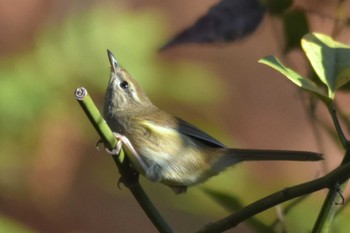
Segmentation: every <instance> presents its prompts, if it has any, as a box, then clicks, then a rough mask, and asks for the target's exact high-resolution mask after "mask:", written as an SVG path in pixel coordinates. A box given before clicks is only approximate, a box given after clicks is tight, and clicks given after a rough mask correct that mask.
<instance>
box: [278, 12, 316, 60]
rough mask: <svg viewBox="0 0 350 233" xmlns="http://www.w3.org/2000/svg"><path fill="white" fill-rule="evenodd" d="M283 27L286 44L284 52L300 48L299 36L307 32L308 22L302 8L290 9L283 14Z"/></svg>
mask: <svg viewBox="0 0 350 233" xmlns="http://www.w3.org/2000/svg"><path fill="white" fill-rule="evenodd" d="M283 29H284V36H285V39H286V44H285V47H284V52H286V53H287V52H289V51H290V50H292V49H295V48H300V40H301V38H302V37H303V36H304V35H305V34H307V33H308V32H309V30H310V29H309V24H308V21H307V18H306V15H305V12H304V11H302V10H292V11H290V12H288V13H286V14H285V15H283Z"/></svg>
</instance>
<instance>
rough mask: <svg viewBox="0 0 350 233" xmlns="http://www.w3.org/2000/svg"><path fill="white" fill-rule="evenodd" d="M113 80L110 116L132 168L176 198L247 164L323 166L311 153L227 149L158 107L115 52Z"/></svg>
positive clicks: (107, 109) (111, 57) (109, 94)
mask: <svg viewBox="0 0 350 233" xmlns="http://www.w3.org/2000/svg"><path fill="white" fill-rule="evenodd" d="M107 53H108V57H109V61H110V64H111V74H110V81H109V84H108V87H107V90H106V95H105V104H104V117H105V119H106V122H107V124H108V125H109V127H110V128H111V130H112V131H113V133H114V135H115V137H116V138H117V140H118V146H117V153H118V152H119V151H120V149H121V147H123V149H124V151H125V152H126V154H127V156H128V158H129V159H130V161H131V163H132V166H133V167H134V168H135V169H136V171H137V172H139V173H140V174H141V175H144V176H145V177H147V178H148V179H149V180H151V181H153V182H160V183H163V184H165V185H167V186H169V187H170V188H171V189H172V190H173V191H174V192H175V193H183V192H186V190H187V187H189V186H193V185H196V184H198V183H201V182H203V181H205V180H207V179H208V178H210V177H212V176H214V175H217V174H218V173H220V172H221V171H223V170H224V169H225V168H227V167H229V166H232V165H234V164H236V163H239V162H242V161H252V160H294V161H318V160H322V155H321V154H319V153H314V152H306V151H286V150H250V149H232V148H227V147H225V146H224V145H223V144H222V143H220V142H219V141H218V140H216V139H215V138H213V137H211V136H209V135H208V134H207V133H205V132H203V131H202V130H200V129H199V128H197V127H196V126H194V125H192V124H190V123H188V122H186V121H184V120H182V119H180V118H178V117H175V116H173V115H171V114H169V113H166V112H165V111H163V110H160V109H159V108H157V107H156V106H155V105H154V104H153V103H152V102H151V101H150V99H149V98H148V97H147V95H146V94H145V92H144V91H143V90H142V89H141V87H140V86H139V84H138V83H137V82H136V81H135V79H133V78H132V77H131V75H130V74H129V73H128V72H127V71H126V70H125V69H124V68H123V67H121V66H120V65H119V64H118V63H117V61H116V60H115V58H114V55H113V54H112V53H111V51H109V50H107Z"/></svg>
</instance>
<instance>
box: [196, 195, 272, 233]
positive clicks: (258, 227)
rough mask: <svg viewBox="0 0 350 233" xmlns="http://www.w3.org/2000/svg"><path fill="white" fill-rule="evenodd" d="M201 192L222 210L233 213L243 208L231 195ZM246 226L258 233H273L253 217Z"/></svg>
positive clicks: (269, 227) (270, 228) (236, 198)
mask: <svg viewBox="0 0 350 233" xmlns="http://www.w3.org/2000/svg"><path fill="white" fill-rule="evenodd" d="M203 191H204V192H205V193H206V194H207V195H208V196H209V197H210V198H211V199H213V200H214V201H215V202H216V203H218V204H219V205H220V206H222V207H223V208H224V209H226V210H228V211H230V212H234V211H236V210H238V209H240V208H243V207H244V206H243V204H242V202H241V201H240V200H239V198H238V197H236V196H234V195H232V194H227V193H223V192H220V191H216V190H214V189H203ZM247 224H248V225H249V226H250V227H251V228H253V229H254V230H255V231H256V232H259V233H274V232H275V231H274V229H273V227H271V226H269V225H267V224H265V223H263V222H262V221H260V220H258V219H257V218H255V217H252V218H250V219H249V220H247Z"/></svg>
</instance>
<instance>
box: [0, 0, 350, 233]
mask: <svg viewBox="0 0 350 233" xmlns="http://www.w3.org/2000/svg"><path fill="white" fill-rule="evenodd" d="M216 2H217V1H214V0H200V1H185V0H178V1H169V0H162V1H160V0H158V1H157V0H141V1H140V0H139V1H136V0H129V1H126V0H119V1H116V0H114V1H108V0H105V1H92V0H90V1H68V0H63V1H61V0H60V1H58V0H51V1H45V0H15V1H6V0H1V1H0V28H1V31H0V109H1V110H0V232H20V233H22V232H25V233H27V232H155V231H156V229H155V228H154V227H153V226H152V224H151V223H150V222H149V220H148V219H147V218H146V216H145V214H144V213H143V212H142V210H141V208H140V207H139V206H138V205H137V203H136V201H135V200H134V199H133V197H132V196H131V194H130V193H129V191H128V190H127V189H126V188H122V189H121V190H120V189H118V188H117V181H118V178H119V174H118V171H117V169H116V167H115V165H114V162H113V160H112V158H111V157H110V156H109V155H108V154H107V153H105V152H104V151H103V150H102V151H97V150H96V148H95V143H96V141H97V140H98V135H97V134H96V132H95V131H94V129H93V127H92V126H91V125H90V124H89V122H88V120H87V118H86V116H85V115H84V114H83V112H82V110H81V109H80V107H79V105H78V103H77V102H76V101H75V99H74V96H73V93H74V90H75V89H76V88H77V87H80V86H84V87H85V88H87V89H88V91H89V93H90V95H91V96H92V98H93V99H94V101H95V103H96V104H97V105H98V106H99V107H100V109H102V105H103V96H104V90H105V88H106V85H107V82H108V79H109V62H108V58H107V54H106V49H107V48H108V49H110V50H111V51H113V53H114V54H115V56H116V58H117V59H118V61H119V62H120V63H121V64H122V65H123V66H125V67H126V68H127V69H128V70H129V72H130V73H131V74H132V75H133V76H134V77H135V78H136V79H137V80H138V81H139V82H140V83H141V85H142V86H143V87H144V89H145V91H146V92H147V93H148V94H149V96H150V98H151V99H152V100H153V102H154V103H156V105H158V106H159V107H160V108H162V109H164V110H166V111H168V112H170V113H172V114H175V115H177V116H180V117H181V118H184V119H186V120H188V121H190V122H192V123H194V124H196V125H198V126H200V127H201V128H203V129H204V130H206V131H207V132H209V133H210V134H211V135H213V136H215V137H216V138H218V139H219V140H221V141H222V142H224V143H225V144H227V145H229V146H235V147H242V148H261V149H262V148H265V149H295V150H311V151H321V150H322V152H323V153H325V158H326V160H325V162H324V163H298V162H283V163H282V162H259V163H257V162H254V163H253V162H252V163H247V164H241V165H238V166H236V168H235V169H229V170H228V171H226V172H225V173H223V174H221V175H220V176H217V177H215V178H213V179H211V180H209V181H208V182H206V183H205V184H203V185H200V186H198V187H193V188H190V189H189V191H188V192H187V193H186V194H185V195H175V194H173V193H172V191H171V190H170V189H169V188H167V187H165V186H162V185H159V184H154V183H150V182H149V181H147V180H145V179H143V178H142V179H141V183H142V184H143V185H144V187H145V189H146V191H147V192H148V193H149V195H150V197H151V199H152V200H153V201H154V202H155V204H156V205H157V207H159V209H160V211H161V213H162V214H163V215H164V216H165V218H166V220H168V221H169V223H170V224H171V225H172V226H174V229H175V230H176V231H178V232H193V231H195V230H198V229H199V228H200V227H202V226H203V225H205V224H206V223H208V222H210V221H214V220H216V219H218V218H220V217H224V216H225V215H227V214H228V212H227V211H226V210H225V209H223V208H222V207H220V206H219V205H217V204H216V203H215V201H213V200H212V199H211V198H210V197H209V196H208V195H207V194H206V193H205V192H204V191H203V190H204V189H212V190H218V191H222V192H226V193H229V194H232V195H236V196H237V197H239V198H240V200H241V201H242V202H243V203H244V204H249V203H251V202H253V201H255V200H257V199H258V198H261V197H263V196H265V195H267V194H270V193H272V192H275V191H278V190H280V189H282V188H284V187H287V186H291V185H293V184H297V183H301V182H304V181H307V180H311V179H314V178H316V177H318V176H320V175H322V174H324V173H325V172H327V171H329V170H330V169H332V168H334V167H335V166H336V165H337V164H338V163H339V161H340V160H341V157H342V152H341V150H339V145H337V144H335V143H334V141H333V140H332V139H330V138H329V137H328V136H327V134H325V133H324V132H323V131H322V130H320V131H317V133H320V135H318V136H320V138H321V143H319V141H317V140H316V137H315V131H313V129H312V124H311V122H310V118H309V117H308V115H307V111H306V110H305V105H304V104H303V101H302V99H301V96H302V95H301V94H300V91H299V90H298V89H297V88H296V87H295V86H293V85H292V84H291V83H290V82H289V81H287V80H286V79H284V78H283V77H282V76H281V75H279V74H278V73H277V72H274V71H272V70H271V69H269V68H268V67H265V66H263V65H261V64H258V63H257V61H258V60H259V59H260V58H262V57H264V56H266V55H270V54H274V55H276V56H279V57H283V54H282V52H281V51H282V48H283V38H282V37H283V33H282V30H281V24H280V21H279V20H277V19H275V18H274V17H270V16H266V17H265V18H264V20H263V22H262V24H261V25H260V27H259V28H258V30H257V31H256V32H254V33H253V34H252V35H251V36H249V37H248V38H246V39H243V40H239V41H237V42H234V43H230V44H219V45H211V46H208V45H207V46H203V45H185V46H179V47H174V48H171V49H169V50H165V51H163V52H161V53H158V52H157V51H158V49H159V48H160V47H161V46H162V45H164V44H165V43H166V42H167V41H168V40H169V39H170V38H171V37H172V36H174V35H175V34H176V33H177V32H179V31H181V30H182V29H183V28H185V27H187V26H189V25H191V24H192V23H193V22H194V21H195V20H196V19H197V18H198V17H199V16H200V15H202V14H204V13H205V12H206V11H207V9H208V8H209V7H210V6H212V5H213V4H215V3H216ZM316 2H317V4H315V3H316ZM319 2H320V1H296V4H299V5H301V6H304V7H307V8H310V9H313V10H317V11H319V12H322V13H324V14H326V15H330V16H332V15H334V12H335V11H336V8H335V4H334V2H336V1H326V0H323V1H321V2H322V3H323V4H319ZM315 6H317V9H314V7H315ZM320 6H322V7H320ZM308 17H309V19H310V22H311V27H312V29H313V31H318V32H323V33H330V30H331V27H332V25H333V24H334V19H333V18H332V17H321V16H320V15H318V14H310V15H309V16H308ZM338 39H340V40H341V41H343V42H345V43H346V42H347V41H348V40H349V36H348V35H347V34H346V33H344V34H341V35H340V36H339V38H338ZM284 59H285V61H286V62H287V64H288V65H291V66H293V67H297V69H299V70H300V71H301V72H303V71H305V59H304V58H303V56H302V55H301V54H300V53H299V52H292V53H290V54H289V55H288V56H287V57H284ZM338 98H339V103H340V106H346V105H347V104H349V98H347V95H346V94H341V95H339V97H338ZM344 112H345V113H349V112H346V111H344ZM317 114H319V116H320V117H321V118H323V119H324V120H325V121H328V120H329V117H328V115H327V112H326V111H325V109H323V108H322V107H320V108H319V109H318V111H317ZM320 144H321V145H322V146H321V147H322V148H320ZM325 193H326V192H325V191H321V192H318V193H316V194H312V195H311V196H310V197H308V198H307V199H306V200H305V201H304V202H303V204H302V205H299V206H297V207H295V208H294V209H293V210H292V211H291V212H290V213H289V214H288V216H286V219H285V220H286V222H285V225H286V227H287V229H289V230H290V232H305V231H307V230H310V229H311V228H312V225H313V223H314V221H315V219H316V216H317V213H318V211H319V209H320V207H321V205H322V200H323V198H324V196H325ZM277 212H278V211H277V210H276V209H271V210H268V211H266V212H264V213H262V214H259V215H258V218H259V219H260V220H262V221H264V222H266V223H270V222H272V221H273V220H274V219H275V218H276V216H277ZM347 214H349V210H347V209H345V210H344V212H343V214H342V215H341V216H339V218H338V219H337V220H336V228H337V230H338V231H337V232H347V231H346V229H348V228H347V225H349V223H348V221H346V218H345V216H346V215H347ZM231 231H232V232H250V231H251V229H250V228H249V227H248V226H246V225H244V224H241V225H239V226H238V227H237V228H236V229H234V230H231Z"/></svg>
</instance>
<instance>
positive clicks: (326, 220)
mask: <svg viewBox="0 0 350 233" xmlns="http://www.w3.org/2000/svg"><path fill="white" fill-rule="evenodd" d="M328 111H329V113H330V115H331V117H332V120H333V124H334V127H335V129H336V131H337V133H338V136H339V139H340V141H341V144H342V146H343V147H344V148H345V150H346V151H345V155H344V158H343V160H342V162H341V164H340V166H339V167H343V166H344V165H345V164H347V162H348V161H349V159H350V144H349V141H348V140H347V139H346V137H345V134H344V132H343V130H342V128H341V125H340V123H339V119H338V116H337V112H336V108H335V106H334V102H331V103H329V104H328ZM346 183H347V182H346V180H345V181H343V182H340V181H337V182H336V183H334V185H333V187H332V186H330V190H329V191H328V194H327V197H326V199H325V201H324V203H323V205H322V208H321V211H320V214H319V215H318V217H317V220H316V223H315V225H314V228H313V229H312V232H313V233H321V232H322V233H326V232H329V231H330V227H331V224H332V222H333V219H334V216H335V215H336V213H337V211H338V209H339V207H340V206H341V205H339V204H337V203H341V202H342V198H341V194H340V193H341V192H342V191H343V190H344V189H345V187H346Z"/></svg>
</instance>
